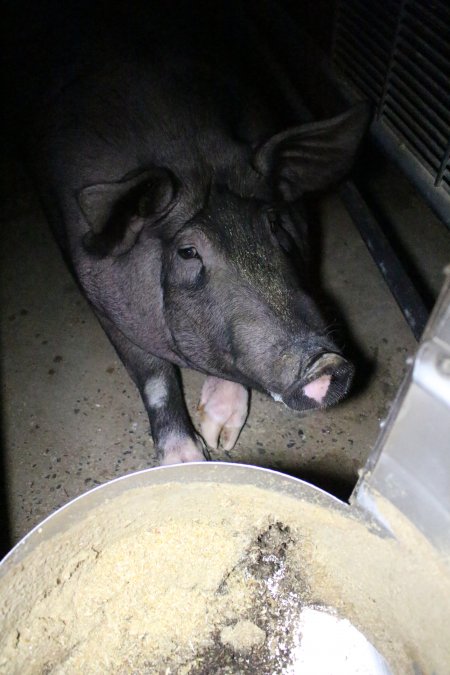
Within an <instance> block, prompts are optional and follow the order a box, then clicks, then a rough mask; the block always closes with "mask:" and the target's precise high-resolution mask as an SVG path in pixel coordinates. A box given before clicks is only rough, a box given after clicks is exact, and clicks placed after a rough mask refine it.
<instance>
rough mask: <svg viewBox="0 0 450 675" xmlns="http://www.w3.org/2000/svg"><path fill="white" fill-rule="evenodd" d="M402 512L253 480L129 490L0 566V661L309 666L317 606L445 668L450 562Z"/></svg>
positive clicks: (396, 667)
mask: <svg viewBox="0 0 450 675" xmlns="http://www.w3.org/2000/svg"><path fill="white" fill-rule="evenodd" d="M386 508H392V507H389V506H386ZM390 518H391V520H392V518H398V519H399V521H398V522H399V527H398V528H397V534H398V536H397V537H396V538H393V537H390V536H386V533H385V532H382V531H381V530H379V531H378V530H377V528H374V527H371V528H368V527H367V525H366V524H365V523H364V522H362V521H361V520H359V519H358V518H357V517H356V516H354V515H351V514H350V513H349V512H346V511H344V510H343V509H342V510H339V509H337V510H334V509H329V508H325V507H324V506H323V505H322V504H313V503H310V502H308V501H302V500H299V499H296V498H294V497H290V496H288V495H286V496H282V495H279V494H277V493H274V492H272V491H268V490H263V489H260V488H256V487H252V486H246V485H239V486H233V485H230V484H216V483H193V484H189V485H184V484H179V483H168V484H164V485H156V486H154V487H147V488H138V489H133V490H129V491H128V492H126V493H124V494H123V495H122V496H120V497H118V498H116V499H113V500H111V501H107V502H106V503H105V504H103V505H102V506H100V507H98V508H96V509H95V510H94V511H92V512H91V513H90V514H89V515H88V516H87V517H86V518H85V519H84V520H82V521H81V522H79V523H77V524H76V525H74V526H72V527H71V528H70V529H69V530H68V531H66V532H65V533H63V534H59V535H56V536H54V537H53V538H52V539H50V540H48V541H45V542H43V543H41V544H40V545H39V546H38V547H37V548H36V549H35V550H34V551H32V552H31V553H30V555H29V556H28V557H27V558H26V559H25V560H24V562H22V563H20V564H17V565H15V566H14V567H12V569H10V570H9V571H8V573H7V574H6V575H4V576H3V578H2V579H1V580H0V607H1V614H0V619H1V626H0V672H1V673H8V674H9V673H17V674H20V675H26V674H27V673H33V674H36V673H52V674H53V673H54V674H59V673H83V675H90V674H94V673H102V674H103V673H111V674H116V673H117V674H119V673H120V674H124V675H125V674H128V673H136V674H139V675H142V674H145V673H149V674H150V673H151V674H159V673H164V674H171V673H176V674H183V673H186V674H187V673H189V674H190V675H199V674H201V673H202V674H205V675H206V674H211V673H220V674H223V675H226V674H228V673H252V674H254V673H258V675H264V674H267V675H269V674H270V675H273V674H277V673H280V674H281V673H285V674H290V673H296V672H306V671H305V670H304V669H300V670H299V669H298V668H296V665H297V666H298V664H297V661H296V659H298V654H299V646H300V645H301V641H302V623H301V612H302V611H303V610H304V609H305V607H313V608H316V609H321V608H327V611H329V608H333V609H332V611H334V612H335V613H336V614H337V615H338V616H341V617H346V618H347V619H349V620H350V621H351V622H352V624H353V625H354V626H355V627H356V628H358V630H360V631H362V632H363V633H364V635H365V636H366V637H367V639H368V640H369V641H370V642H371V643H372V644H373V645H374V646H375V647H376V649H377V650H378V651H379V652H380V654H382V655H383V657H384V658H385V659H386V661H387V663H388V664H389V667H390V669H391V672H392V673H399V674H401V675H406V674H407V673H434V674H435V675H439V674H442V675H445V674H446V673H448V672H449V667H450V665H449V664H450V640H448V639H447V638H448V633H447V636H445V632H446V631H447V630H448V625H449V623H450V622H449V619H450V579H449V575H448V568H446V567H445V566H444V564H443V563H442V561H440V560H439V559H438V558H437V556H436V555H435V553H434V551H433V550H432V549H431V547H430V546H429V544H428V543H427V542H426V541H425V539H424V538H423V537H422V536H421V535H420V534H419V533H418V532H417V531H416V530H414V528H412V526H411V525H410V524H409V523H408V522H407V521H404V520H403V519H402V517H401V516H400V515H399V514H395V513H391V514H390ZM323 649H327V645H326V644H324V645H323ZM359 672H361V673H363V672H365V671H362V670H361V671H359Z"/></svg>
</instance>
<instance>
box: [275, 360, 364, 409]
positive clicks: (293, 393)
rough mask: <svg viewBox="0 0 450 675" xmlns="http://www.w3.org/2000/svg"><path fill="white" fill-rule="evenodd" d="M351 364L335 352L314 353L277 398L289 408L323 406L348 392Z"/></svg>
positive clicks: (351, 370)
mask: <svg viewBox="0 0 450 675" xmlns="http://www.w3.org/2000/svg"><path fill="white" fill-rule="evenodd" d="M353 373H354V367H353V365H352V364H351V363H350V362H349V361H347V360H346V359H344V358H343V357H342V356H340V355H339V354H335V353H332V352H327V353H325V354H320V355H319V356H316V357H315V358H314V360H312V361H310V362H309V363H308V365H307V367H306V368H305V370H304V374H303V376H302V377H301V379H300V380H297V381H296V382H294V383H293V384H292V385H291V386H290V387H289V389H287V391H285V392H284V393H283V394H282V395H281V397H280V398H281V400H282V401H283V403H285V404H286V405H287V406H288V407H289V408H292V409H293V410H310V409H314V408H325V407H328V406H331V405H334V404H335V403H338V401H340V400H341V399H342V398H343V397H344V396H345V395H346V394H347V392H348V390H349V388H350V384H351V381H352V378H353Z"/></svg>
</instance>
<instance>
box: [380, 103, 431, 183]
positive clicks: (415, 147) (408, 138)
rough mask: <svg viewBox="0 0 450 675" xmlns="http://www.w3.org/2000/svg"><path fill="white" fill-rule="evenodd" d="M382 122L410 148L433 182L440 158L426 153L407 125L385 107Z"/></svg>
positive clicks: (426, 150) (395, 113)
mask: <svg viewBox="0 0 450 675" xmlns="http://www.w3.org/2000/svg"><path fill="white" fill-rule="evenodd" d="M402 112H403V111H402ZM383 121H384V122H386V124H389V126H390V127H391V128H392V129H393V131H394V133H396V134H397V135H398V136H399V141H401V142H404V143H405V145H407V146H408V147H409V148H410V150H411V152H412V153H413V154H414V155H416V156H417V157H418V158H419V159H421V160H422V161H423V163H424V166H426V168H427V169H428V171H429V172H430V173H431V174H432V176H433V180H435V179H436V175H437V172H438V170H439V165H440V158H439V157H436V155H433V154H432V153H431V152H428V149H427V147H426V145H424V143H422V142H421V140H420V139H419V138H417V136H414V134H413V132H412V131H411V129H410V128H409V126H408V123H407V122H405V121H404V120H403V118H402V117H400V115H398V113H397V112H396V111H395V110H393V109H392V108H387V107H386V109H385V112H384V116H383Z"/></svg>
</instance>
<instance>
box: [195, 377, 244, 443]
mask: <svg viewBox="0 0 450 675" xmlns="http://www.w3.org/2000/svg"><path fill="white" fill-rule="evenodd" d="M198 411H199V414H200V432H201V434H202V436H203V438H204V439H205V441H206V443H207V444H208V446H209V447H210V448H218V447H219V443H220V444H221V446H222V447H223V449H224V450H231V448H233V447H234V445H235V443H236V441H237V439H238V437H239V434H240V433H241V429H242V427H243V426H244V424H245V420H246V419H247V415H248V390H247V389H245V387H243V386H242V385H240V384H236V383H235V382H229V381H228V380H220V379H219V378H217V377H207V378H206V380H205V382H204V383H203V387H202V395H201V399H200V403H199V405H198Z"/></svg>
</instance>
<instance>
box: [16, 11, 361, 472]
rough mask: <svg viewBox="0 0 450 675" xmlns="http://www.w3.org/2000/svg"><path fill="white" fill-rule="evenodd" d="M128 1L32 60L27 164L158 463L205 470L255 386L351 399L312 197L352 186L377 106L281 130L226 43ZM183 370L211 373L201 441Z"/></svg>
mask: <svg viewBox="0 0 450 675" xmlns="http://www.w3.org/2000/svg"><path fill="white" fill-rule="evenodd" d="M62 4H64V3H62ZM126 5H127V8H128V9H127V10H126V12H125V10H124V9H123V8H122V9H121V10H120V11H118V14H117V17H118V18H117V19H116V18H114V11H113V7H114V5H113V4H111V5H110V7H109V8H108V10H107V11H105V12H104V13H102V11H99V13H98V14H95V12H94V3H92V4H91V5H89V6H88V7H86V8H85V12H84V14H83V12H81V10H80V17H84V22H83V20H81V19H80V18H79V19H78V21H73V22H72V23H70V26H67V22H66V24H65V29H66V30H67V31H68V35H70V36H71V37H70V40H69V38H68V42H67V46H66V51H65V50H64V46H65V42H64V40H63V39H62V38H61V36H60V35H59V36H58V37H59V40H58V44H59V52H58V49H56V48H54V52H51V54H50V56H49V57H47V60H46V61H45V59H44V61H45V69H43V70H42V71H41V72H40V73H38V71H37V69H36V70H35V71H33V68H35V64H31V65H30V64H27V68H28V70H29V71H31V75H30V92H28V93H29V100H28V102H27V103H26V104H25V103H24V106H25V107H26V108H27V110H23V111H22V113H23V119H24V120H25V127H26V132H25V137H26V144H25V145H26V156H27V161H28V164H29V166H30V167H31V171H32V172H33V175H34V177H35V182H36V185H37V188H38V190H39V193H40V196H41V199H42V203H43V205H44V208H45V210H46V213H47V216H48V218H49V221H50V223H51V225H52V228H53V230H54V232H55V235H56V238H57V240H58V242H59V243H60V245H61V247H62V249H63V251H64V253H65V256H66V258H67V259H68V261H69V263H70V265H71V267H72V270H73V272H74V274H75V276H76V277H77V279H78V281H79V283H80V285H81V287H82V289H83V290H84V292H85V294H86V296H87V297H88V299H89V301H90V303H91V305H92V307H93V308H94V311H95V312H96V314H97V316H98V318H99V320H100V322H101V324H102V326H103V328H104V329H105V331H106V333H107V335H108V336H109V338H110V340H111V342H112V343H113V345H114V346H115V348H116V350H117V352H118V354H119V356H120V358H121V359H122V361H123V363H124V364H125V366H126V368H127V370H128V372H129V373H130V375H131V377H132V378H133V380H134V381H135V383H136V385H137V386H138V388H139V391H140V393H141V395H142V399H143V401H144V405H145V407H146V410H147V412H148V415H149V419H150V426H151V433H152V436H153V440H154V443H155V446H156V448H157V450H158V451H159V453H160V458H161V462H162V463H173V462H187V461H193V460H202V459H204V458H205V453H207V449H206V446H210V447H217V446H218V444H219V442H221V444H222V446H223V448H224V449H230V448H232V447H233V445H234V444H235V442H236V440H237V438H238V435H239V432H240V430H241V428H242V426H243V425H244V423H245V420H246V417H247V411H248V390H249V388H256V389H258V390H260V391H264V392H267V393H268V394H270V395H271V396H272V397H273V398H274V399H275V400H276V401H282V402H283V403H284V404H286V405H287V406H289V407H290V408H293V409H295V410H300V411H301V410H306V409H310V408H320V407H324V406H328V405H332V404H334V403H336V402H338V401H339V400H340V399H341V398H342V397H343V396H344V395H345V394H346V393H347V391H348V388H349V385H350V382H351V378H352V371H353V367H352V365H351V364H350V363H349V362H348V361H347V360H346V359H345V358H344V356H343V355H342V354H341V353H340V352H339V349H338V347H337V346H336V345H335V344H333V341H332V339H331V338H330V337H328V334H327V330H326V324H325V322H324V320H323V318H322V317H321V314H320V311H319V309H318V307H317V306H316V304H315V302H314V299H313V296H312V294H311V289H310V287H309V285H308V279H307V262H306V256H305V250H306V249H307V241H306V237H307V227H306V223H305V222H304V216H303V215H302V214H303V210H302V206H301V201H302V197H303V195H304V194H305V193H308V192H311V191H317V190H322V189H325V188H327V187H328V186H330V185H333V184H336V183H337V182H338V181H339V180H341V179H342V178H343V177H344V176H345V175H346V174H347V172H348V171H349V169H350V167H351V165H352V161H353V159H354V156H355V154H356V151H357V148H358V145H359V142H360V140H361V137H362V135H363V132H364V130H365V127H366V125H367V111H366V108H365V107H364V106H362V107H361V106H360V107H354V108H352V109H350V110H348V111H345V112H343V113H342V114H340V115H338V116H337V117H334V118H332V119H327V120H325V121H319V122H315V123H308V124H299V125H297V126H292V127H290V128H288V129H284V130H279V129H276V130H275V134H274V133H273V131H274V127H273V125H272V126H270V125H267V124H266V120H267V112H266V111H262V110H261V109H260V108H259V107H258V104H257V103H256V102H255V101H256V98H255V96H254V92H250V91H249V96H248V100H246V94H245V87H244V86H242V83H236V80H237V79H238V78H239V76H240V73H239V70H238V69H235V70H234V71H233V69H231V71H232V72H230V67H229V63H228V64H227V60H226V59H224V58H222V60H220V59H219V58H218V57H217V56H216V57H214V58H213V56H212V55H211V54H210V52H208V49H213V42H214V40H212V39H211V38H210V37H209V39H207V38H208V36H206V37H205V36H204V33H202V31H201V30H199V29H198V27H197V29H195V27H192V28H191V29H190V28H188V27H187V26H186V24H185V23H183V21H182V20H181V19H180V16H178V17H174V16H172V17H169V18H168V20H167V17H166V16H165V14H164V12H166V9H167V7H166V9H165V10H163V12H162V13H161V12H160V13H159V14H158V13H156V14H155V15H154V16H152V11H151V7H154V5H151V3H149V4H148V5H143V7H145V9H142V8H141V9H139V12H138V13H137V14H136V16H135V17H133V11H134V5H132V4H131V3H126ZM166 5H172V4H171V3H166ZM175 5H176V3H175ZM99 7H100V8H101V7H102V4H101V3H100V4H99ZM59 11H61V8H60V10H59ZM136 11H138V10H136ZM167 11H168V10H167ZM172 13H173V14H174V12H173V7H172ZM86 17H87V18H86ZM136 17H137V18H136ZM62 23H64V22H62ZM193 23H195V22H194V21H193ZM203 29H204V27H203V28H202V30H203ZM190 30H191V32H189V31H190ZM196 30H197V33H196ZM77 31H78V33H77ZM182 35H184V36H185V38H186V36H187V38H186V39H185V40H184V41H183V40H182V39H181V38H180V36H182ZM202 37H205V39H204V40H203V39H202ZM197 45H200V47H198V48H197ZM58 54H59V55H58ZM61 54H63V56H61ZM52 55H54V57H53V56H52ZM222 57H223V53H222ZM208 60H211V61H212V62H213V64H212V65H211V63H208ZM231 60H232V59H231V56H230V61H231ZM222 66H223V68H222ZM249 89H250V87H249ZM250 94H251V95H250ZM262 112H264V114H262ZM265 125H266V126H265ZM269 127H270V128H269ZM245 129H251V130H252V132H251V133H248V134H246V133H245ZM180 366H181V367H188V368H193V369H195V370H198V371H200V372H202V373H204V374H205V376H206V378H205V382H204V385H203V389H202V394H201V401H200V410H201V428H200V430H199V432H200V434H199V433H197V432H196V430H195V429H194V426H193V424H192V421H191V419H190V417H189V414H188V412H187V409H186V405H185V403H184V399H183V393H182V389H181V386H180V376H179V367H180Z"/></svg>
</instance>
